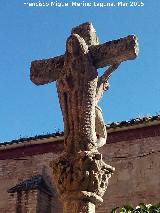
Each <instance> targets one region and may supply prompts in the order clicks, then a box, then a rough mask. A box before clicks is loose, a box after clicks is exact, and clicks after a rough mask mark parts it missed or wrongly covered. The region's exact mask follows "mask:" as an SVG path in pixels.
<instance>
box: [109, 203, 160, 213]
mask: <svg viewBox="0 0 160 213" xmlns="http://www.w3.org/2000/svg"><path fill="white" fill-rule="evenodd" d="M111 213H160V203H159V204H156V205H152V204H147V205H146V204H144V203H140V204H139V205H138V206H137V207H136V208H133V207H132V206H130V205H124V206H123V207H121V208H119V207H116V208H114V209H112V211H111Z"/></svg>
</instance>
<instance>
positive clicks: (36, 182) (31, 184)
mask: <svg viewBox="0 0 160 213" xmlns="http://www.w3.org/2000/svg"><path fill="white" fill-rule="evenodd" d="M32 189H39V190H42V191H45V192H46V193H47V194H50V195H52V192H51V190H50V188H49V186H48V185H47V184H46V182H45V181H44V179H43V177H42V176H41V175H37V176H34V177H32V178H31V179H27V180H25V181H23V182H21V183H19V184H17V185H16V186H14V187H12V188H10V189H9V190H8V193H15V192H21V191H29V190H32Z"/></svg>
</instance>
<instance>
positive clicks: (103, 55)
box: [31, 23, 138, 213]
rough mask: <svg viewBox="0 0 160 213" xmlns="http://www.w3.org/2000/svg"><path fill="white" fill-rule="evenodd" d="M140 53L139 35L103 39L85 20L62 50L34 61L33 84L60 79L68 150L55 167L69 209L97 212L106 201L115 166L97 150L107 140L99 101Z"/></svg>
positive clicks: (65, 142) (59, 94)
mask: <svg viewBox="0 0 160 213" xmlns="http://www.w3.org/2000/svg"><path fill="white" fill-rule="evenodd" d="M137 52H138V44H137V38H136V37H135V36H128V37H126V38H122V39H119V40H116V41H111V42H106V43H104V44H99V41H98V38H97V36H96V31H95V29H94V28H93V26H92V24H90V23H84V24H82V25H80V26H78V27H75V28H73V29H72V32H71V35H70V36H69V38H68V39H67V42H66V52H65V54H64V55H62V56H58V57H55V58H51V59H47V60H39V61H34V62H32V64H31V80H32V81H33V82H34V83H35V84H37V85H39V84H45V83H50V82H52V81H56V84H57V92H58V97H59V102H60V106H61V110H62V115H63V120H64V152H63V153H62V155H61V156H60V157H59V158H58V159H57V160H55V161H53V163H52V167H53V176H54V180H55V183H56V186H57V190H58V192H59V195H60V198H61V200H62V201H63V203H64V212H66V213H69V212H70V213H72V212H73V213H74V212H76V213H78V212H94V210H95V205H96V203H97V202H102V196H103V194H104V192H105V190H106V188H107V185H108V179H109V177H110V176H111V174H112V172H113V170H114V169H113V168H112V167H111V166H109V165H107V164H105V163H104V161H103V160H102V156H101V154H100V153H99V152H98V150H97V148H98V147H100V146H102V145H104V144H105V143H106V139H107V132H106V127H105V123H104V120H103V116H102V110H101V109H100V107H99V106H98V102H99V100H100V98H101V97H102V95H103V92H104V91H105V90H107V89H108V87H109V83H108V79H109V77H110V75H111V74H112V72H113V71H114V70H116V69H117V68H118V66H119V64H120V63H121V62H122V61H125V60H130V59H134V58H135V57H136V56H137ZM105 66H109V68H108V69H107V70H106V71H105V72H104V74H103V75H102V76H100V77H99V76H98V71H97V69H98V68H101V67H105ZM87 208H88V210H87ZM89 209H92V211H89Z"/></svg>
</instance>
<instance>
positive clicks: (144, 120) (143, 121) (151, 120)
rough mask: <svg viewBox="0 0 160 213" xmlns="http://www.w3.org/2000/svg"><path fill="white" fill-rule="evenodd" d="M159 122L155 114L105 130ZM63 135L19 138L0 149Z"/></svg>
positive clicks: (118, 123) (109, 125)
mask: <svg viewBox="0 0 160 213" xmlns="http://www.w3.org/2000/svg"><path fill="white" fill-rule="evenodd" d="M157 121H159V122H160V114H157V115H155V116H146V117H142V118H140V117H138V118H134V119H131V120H128V121H121V122H112V123H110V124H107V125H106V128H107V130H110V129H118V128H122V129H123V128H125V127H128V128H130V127H134V126H135V127H136V126H137V127H138V125H141V124H143V125H148V124H151V125H152V123H154V122H157ZM63 135H64V133H63V132H55V133H51V134H43V135H37V136H34V137H28V138H27V137H25V138H20V139H17V140H12V141H10V142H3V143H0V147H1V146H5V145H12V144H19V143H25V142H26V143H27V142H29V141H31V140H32V141H37V140H45V139H49V138H57V139H58V138H59V137H62V136H63Z"/></svg>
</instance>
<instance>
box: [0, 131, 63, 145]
mask: <svg viewBox="0 0 160 213" xmlns="http://www.w3.org/2000/svg"><path fill="white" fill-rule="evenodd" d="M63 135H64V133H63V132H55V133H48V134H41V135H36V136H33V137H24V138H19V139H16V140H12V141H7V142H2V143H0V146H1V145H11V144H16V143H25V142H27V141H31V140H41V139H47V138H56V137H59V136H63Z"/></svg>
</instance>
